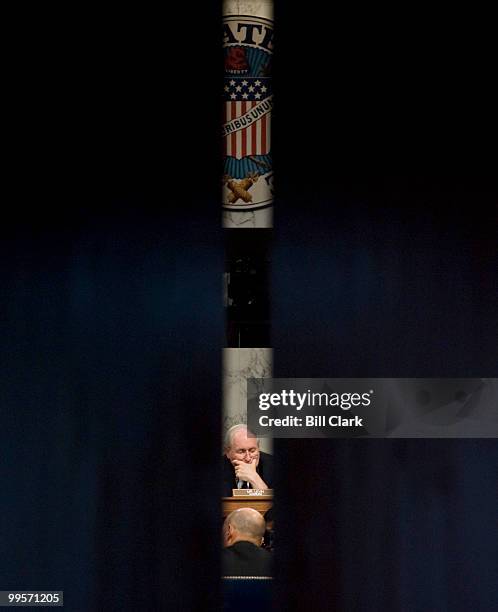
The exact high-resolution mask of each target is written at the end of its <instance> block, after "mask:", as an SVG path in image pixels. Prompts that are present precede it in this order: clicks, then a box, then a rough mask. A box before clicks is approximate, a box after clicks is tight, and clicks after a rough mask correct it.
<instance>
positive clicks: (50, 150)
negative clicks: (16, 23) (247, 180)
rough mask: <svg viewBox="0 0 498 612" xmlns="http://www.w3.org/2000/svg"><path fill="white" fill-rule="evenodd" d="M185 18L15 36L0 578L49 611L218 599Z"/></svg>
mask: <svg viewBox="0 0 498 612" xmlns="http://www.w3.org/2000/svg"><path fill="white" fill-rule="evenodd" d="M215 9H216V10H215ZM196 10H197V13H196V19H195V20H191V22H189V24H188V27H187V26H186V23H185V21H184V17H185V15H184V14H183V13H182V11H177V12H176V13H175V12H174V11H173V9H172V8H171V7H169V8H168V11H169V13H168V18H167V19H166V20H164V15H162V14H161V15H158V14H153V13H152V12H147V13H146V12H145V11H140V12H139V11H137V10H136V9H133V10H130V12H129V13H126V11H125V10H124V9H123V7H121V9H120V10H119V11H116V12H113V13H112V14H104V13H103V11H101V10H100V11H98V12H95V13H93V12H92V13H85V12H79V13H78V14H77V15H75V14H72V13H71V14H69V13H65V15H64V19H63V20H62V21H61V18H60V17H61V16H60V15H59V17H58V19H57V20H56V22H57V28H55V27H54V23H55V22H52V21H51V19H47V14H44V15H43V19H42V18H41V16H37V17H36V19H34V20H33V21H34V22H36V23H30V19H31V17H33V15H30V16H26V15H24V16H23V24H24V26H23V32H22V33H20V38H19V39H18V44H19V53H18V57H17V59H20V65H19V68H18V71H17V72H16V75H15V79H16V83H15V86H13V87H12V88H10V89H9V92H10V93H9V96H12V98H13V100H12V101H13V106H15V107H16V109H15V110H17V111H19V112H18V113H16V114H15V115H11V117H15V119H13V120H12V122H11V123H12V124H13V125H14V127H15V134H14V136H15V137H14V139H13V141H12V146H11V148H9V151H10V156H9V157H10V160H11V161H13V162H14V163H13V168H12V173H11V172H10V167H9V172H7V173H6V174H7V175H8V178H11V179H12V181H11V182H10V181H9V187H11V188H12V191H11V192H10V193H8V196H6V197H5V198H4V204H5V211H6V212H7V211H8V212H9V216H8V218H7V214H5V215H4V217H3V222H2V227H1V234H2V236H1V237H2V242H1V264H0V265H1V295H2V299H1V302H2V316H1V323H0V325H1V345H0V351H1V363H2V367H1V369H0V376H1V383H0V388H1V390H0V394H1V410H2V418H1V427H0V431H1V448H2V460H1V462H0V465H1V468H0V469H1V482H2V495H1V496H0V499H1V502H0V503H1V509H0V514H1V517H2V520H1V530H2V561H1V563H0V584H1V588H2V589H23V590H29V589H38V590H41V589H43V590H50V589H57V590H64V604H65V609H67V610H206V609H209V610H211V609H212V610H216V609H218V607H219V601H218V591H219V575H220V567H219V546H220V538H219V530H220V517H219V515H220V513H219V498H220V495H219V490H220V470H219V449H220V444H221V442H220V428H221V420H220V406H221V397H220V388H221V345H222V340H223V313H222V302H221V279H222V272H223V245H222V235H221V229H220V215H219V214H217V213H216V211H217V210H219V193H218V192H219V181H218V177H219V167H218V160H219V158H218V156H217V149H216V142H218V122H217V115H218V111H219V104H218V93H219V91H220V87H219V82H218V80H217V77H216V75H217V74H219V75H221V69H222V64H221V61H219V60H220V58H219V57H218V47H219V36H218V33H219V32H220V16H219V12H220V11H219V7H207V6H205V7H198V8H197V9H196ZM39 18H40V19H39ZM16 48H17V47H16ZM189 49H190V50H194V51H196V53H197V60H196V59H195V58H192V54H191V53H190V54H189ZM200 64H202V66H201V65H200ZM201 68H202V69H201ZM14 98H15V99H14ZM9 146H10V145H9ZM5 187H6V185H5ZM6 192H7V187H6Z"/></svg>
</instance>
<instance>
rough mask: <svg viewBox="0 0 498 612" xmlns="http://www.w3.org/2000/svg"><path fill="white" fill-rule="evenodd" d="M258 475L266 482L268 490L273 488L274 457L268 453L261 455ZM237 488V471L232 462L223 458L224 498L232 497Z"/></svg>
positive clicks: (261, 453)
mask: <svg viewBox="0 0 498 612" xmlns="http://www.w3.org/2000/svg"><path fill="white" fill-rule="evenodd" d="M256 470H257V472H258V474H259V475H260V476H261V478H262V479H263V480H264V481H265V482H266V484H267V485H268V488H270V489H271V488H273V457H272V456H271V455H269V454H268V453H263V452H260V453H259V463H258V467H257V468H256ZM236 488H237V481H236V480H235V470H234V467H233V465H232V464H231V463H230V461H229V460H228V459H227V458H226V457H225V456H223V491H222V494H221V495H222V497H230V496H231V495H232V489H236Z"/></svg>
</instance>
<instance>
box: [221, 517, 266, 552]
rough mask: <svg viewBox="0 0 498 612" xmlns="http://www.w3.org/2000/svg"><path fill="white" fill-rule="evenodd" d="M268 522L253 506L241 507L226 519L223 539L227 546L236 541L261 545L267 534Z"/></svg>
mask: <svg viewBox="0 0 498 612" xmlns="http://www.w3.org/2000/svg"><path fill="white" fill-rule="evenodd" d="M265 530H266V523H265V519H264V518H263V517H262V516H261V514H260V513H259V512H258V511H257V510H254V509H253V508H239V510H234V511H233V512H231V513H230V514H229V515H228V516H227V517H226V519H225V523H224V525H223V540H224V545H225V546H232V544H235V542H241V541H244V542H252V543H253V544H256V546H261V544H262V542H263V536H264V535H265Z"/></svg>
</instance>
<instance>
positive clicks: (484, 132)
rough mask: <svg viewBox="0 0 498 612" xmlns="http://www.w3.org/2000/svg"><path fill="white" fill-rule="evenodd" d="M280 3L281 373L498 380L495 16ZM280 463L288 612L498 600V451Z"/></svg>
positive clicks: (385, 453) (345, 455) (358, 452)
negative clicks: (350, 10) (490, 20)
mask: <svg viewBox="0 0 498 612" xmlns="http://www.w3.org/2000/svg"><path fill="white" fill-rule="evenodd" d="M279 7H280V10H279V12H278V13H277V16H276V23H277V24H278V49H279V54H277V55H276V60H275V69H274V81H275V82H274V90H275V96H276V99H277V102H276V104H275V119H274V142H275V150H274V155H275V175H276V177H278V194H279V197H278V202H277V206H276V208H275V230H274V233H275V236H274V252H273V286H272V303H273V309H272V330H273V334H272V343H273V346H274V359H275V364H274V375H275V376H277V377H280V376H281V377H299V376H301V377H306V376H309V377H326V376H339V377H355V376H379V377H382V376H398V377H402V376H410V377H417V376H419V377H424V376H434V377H444V376H448V377H452V376H462V377H466V376H481V377H496V376H497V374H498V344H497V342H496V339H497V337H498V316H497V314H496V313H497V303H498V299H497V298H498V252H497V245H498V225H497V220H498V219H497V212H498V198H497V195H498V193H497V189H496V188H497V182H496V178H497V177H496V167H497V158H496V148H495V147H494V144H493V143H494V142H495V141H496V136H497V129H496V127H497V125H496V114H495V112H494V108H495V107H496V102H497V101H496V94H495V93H494V92H493V83H492V80H493V79H492V73H493V70H492V65H491V62H490V45H491V41H492V38H491V36H490V33H489V32H488V31H487V29H486V16H485V15H476V14H474V15H472V14H468V13H467V14H466V15H465V16H464V15H460V16H459V15H457V14H456V12H455V11H453V12H452V13H451V14H446V15H444V17H443V18H440V16H438V15H436V14H435V12H434V11H424V10H423V9H421V8H420V9H418V11H415V10H413V11H408V10H406V12H405V13H404V14H402V13H400V12H396V11H389V12H386V14H380V13H379V12H378V9H377V7H376V8H375V12H374V11H372V12H371V13H370V14H367V13H365V12H364V11H363V10H362V11H360V10H358V11H357V12H356V13H355V15H354V16H353V17H351V16H346V15H344V14H343V13H342V12H341V11H340V10H338V9H334V10H332V9H331V10H330V11H329V12H328V13H326V12H321V11H320V9H318V7H314V8H316V9H317V10H316V12H312V14H308V13H306V16H304V15H303V11H302V9H301V10H298V9H297V8H296V9H292V8H290V7H289V6H288V4H287V3H279ZM306 45H308V46H306ZM275 456H276V458H277V465H279V466H282V468H281V470H280V472H279V475H280V477H279V478H280V479H279V482H277V484H276V485H275V488H276V491H277V505H276V525H278V532H277V533H278V541H277V543H276V554H277V564H276V567H277V578H278V583H277V584H278V588H277V599H278V606H279V608H280V609H285V610H307V609H311V608H313V609H317V610H331V609H332V610H347V611H348V612H349V611H353V610H383V611H385V610H393V611H394V610H469V609H482V610H491V609H493V608H494V607H495V606H496V601H497V600H498V582H497V581H496V575H498V558H497V555H496V550H497V545H498V527H497V523H496V520H495V517H496V516H497V514H498V493H497V490H496V482H497V479H498V468H497V465H498V463H497V459H498V450H497V447H496V444H495V443H494V442H492V441H489V440H450V441H448V440H392V441H389V440H341V441H331V440H303V441H301V440H299V441H298V440H277V441H276V443H275ZM284 466H285V467H284Z"/></svg>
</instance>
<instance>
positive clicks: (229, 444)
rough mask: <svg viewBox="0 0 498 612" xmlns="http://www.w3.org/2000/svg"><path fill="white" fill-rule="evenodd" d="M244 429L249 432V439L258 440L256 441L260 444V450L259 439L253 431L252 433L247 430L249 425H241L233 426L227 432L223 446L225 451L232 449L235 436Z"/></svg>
mask: <svg viewBox="0 0 498 612" xmlns="http://www.w3.org/2000/svg"><path fill="white" fill-rule="evenodd" d="M242 429H245V430H246V431H247V437H248V438H256V441H257V443H258V448H259V439H258V438H257V437H256V436H255V435H254V434H253V433H252V431H250V430H249V429H248V428H247V425H245V424H244V423H239V424H238V425H233V427H230V429H229V430H228V431H227V432H226V434H225V440H224V446H223V448H224V449H225V450H227V449H229V448H231V447H232V442H233V437H234V435H235V434H236V433H237V432H238V431H241V430H242ZM249 434H251V435H249Z"/></svg>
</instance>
